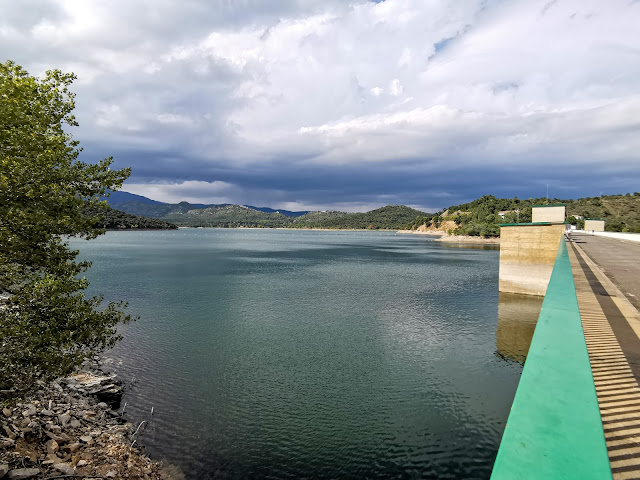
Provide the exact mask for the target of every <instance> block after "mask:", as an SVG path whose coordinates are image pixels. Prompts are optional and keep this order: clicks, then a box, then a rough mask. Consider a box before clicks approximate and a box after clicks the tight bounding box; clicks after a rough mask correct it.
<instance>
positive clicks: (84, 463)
mask: <svg viewBox="0 0 640 480" xmlns="http://www.w3.org/2000/svg"><path fill="white" fill-rule="evenodd" d="M85 465H89V462H87V461H86V460H78V463H77V465H76V467H78V468H80V467H84V466H85Z"/></svg>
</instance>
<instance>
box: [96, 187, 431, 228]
mask: <svg viewBox="0 0 640 480" xmlns="http://www.w3.org/2000/svg"><path fill="white" fill-rule="evenodd" d="M121 193H122V194H123V195H120V194H121ZM114 197H115V198H114ZM107 201H108V202H109V204H110V205H111V206H112V207H113V208H117V209H120V210H123V211H124V212H127V213H130V214H135V215H144V216H146V217H152V218H156V219H158V220H164V221H167V222H171V223H174V224H177V225H182V226H189V227H268V228H277V227H285V228H328V229H389V230H399V229H401V228H403V227H404V226H405V225H406V224H407V223H409V222H411V221H412V220H413V219H415V218H416V217H417V216H419V215H427V214H426V213H424V212H421V211H419V210H414V209H413V208H409V207H406V206H404V205H387V206H386V207H382V208H378V209H376V210H372V211H370V212H366V213H348V212H338V211H322V212H306V211H303V212H292V211H288V210H274V209H271V208H266V207H250V206H246V205H226V204H225V205H201V204H191V203H187V202H180V203H177V204H168V203H161V202H156V201H154V200H150V199H148V198H146V197H141V196H139V195H133V194H128V193H126V192H114V193H112V194H111V197H110V198H108V199H107Z"/></svg>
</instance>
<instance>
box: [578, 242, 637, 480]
mask: <svg viewBox="0 0 640 480" xmlns="http://www.w3.org/2000/svg"><path fill="white" fill-rule="evenodd" d="M568 245H569V247H570V248H569V249H568V250H569V258H570V261H571V270H572V273H573V277H574V283H575V288H576V297H577V300H578V307H579V310H580V317H581V319H582V326H583V330H584V336H585V340H586V344H587V351H588V353H589V361H590V363H591V369H592V373H593V380H594V383H595V387H596V394H597V397H598V404H599V408H600V415H601V418H602V426H603V430H604V436H605V441H606V444H607V451H608V454H609V462H610V465H611V473H612V475H613V478H614V479H632V478H635V479H637V478H640V384H639V382H640V314H639V313H638V307H640V243H635V242H625V241H623V240H618V239H611V238H606V237H597V236H591V235H586V234H585V235H574V236H573V239H572V241H571V242H570V243H569V244H568Z"/></svg>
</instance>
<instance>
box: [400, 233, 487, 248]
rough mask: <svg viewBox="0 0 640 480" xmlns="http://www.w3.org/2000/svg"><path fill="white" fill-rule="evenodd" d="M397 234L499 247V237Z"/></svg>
mask: <svg viewBox="0 0 640 480" xmlns="http://www.w3.org/2000/svg"><path fill="white" fill-rule="evenodd" d="M397 233H408V234H412V235H430V236H433V237H435V238H434V240H435V241H436V242H444V243H469V244H477V245H500V237H488V238H485V237H472V236H468V235H449V234H447V233H445V232H438V231H431V232H421V231H418V230H398V231H397Z"/></svg>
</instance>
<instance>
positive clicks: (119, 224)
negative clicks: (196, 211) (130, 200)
mask: <svg viewBox="0 0 640 480" xmlns="http://www.w3.org/2000/svg"><path fill="white" fill-rule="evenodd" d="M94 215H95V214H94ZM99 215H100V216H102V217H103V218H102V220H100V221H99V222H98V223H97V224H96V228H106V229H109V230H129V229H136V230H144V229H155V230H172V229H176V228H178V226H177V225H175V224H173V223H169V222H165V221H163V220H158V219H156V218H147V217H141V216H138V215H131V214H130V213H125V212H122V211H120V210H116V209H113V208H109V209H108V210H106V212H101V213H100V214H99Z"/></svg>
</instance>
